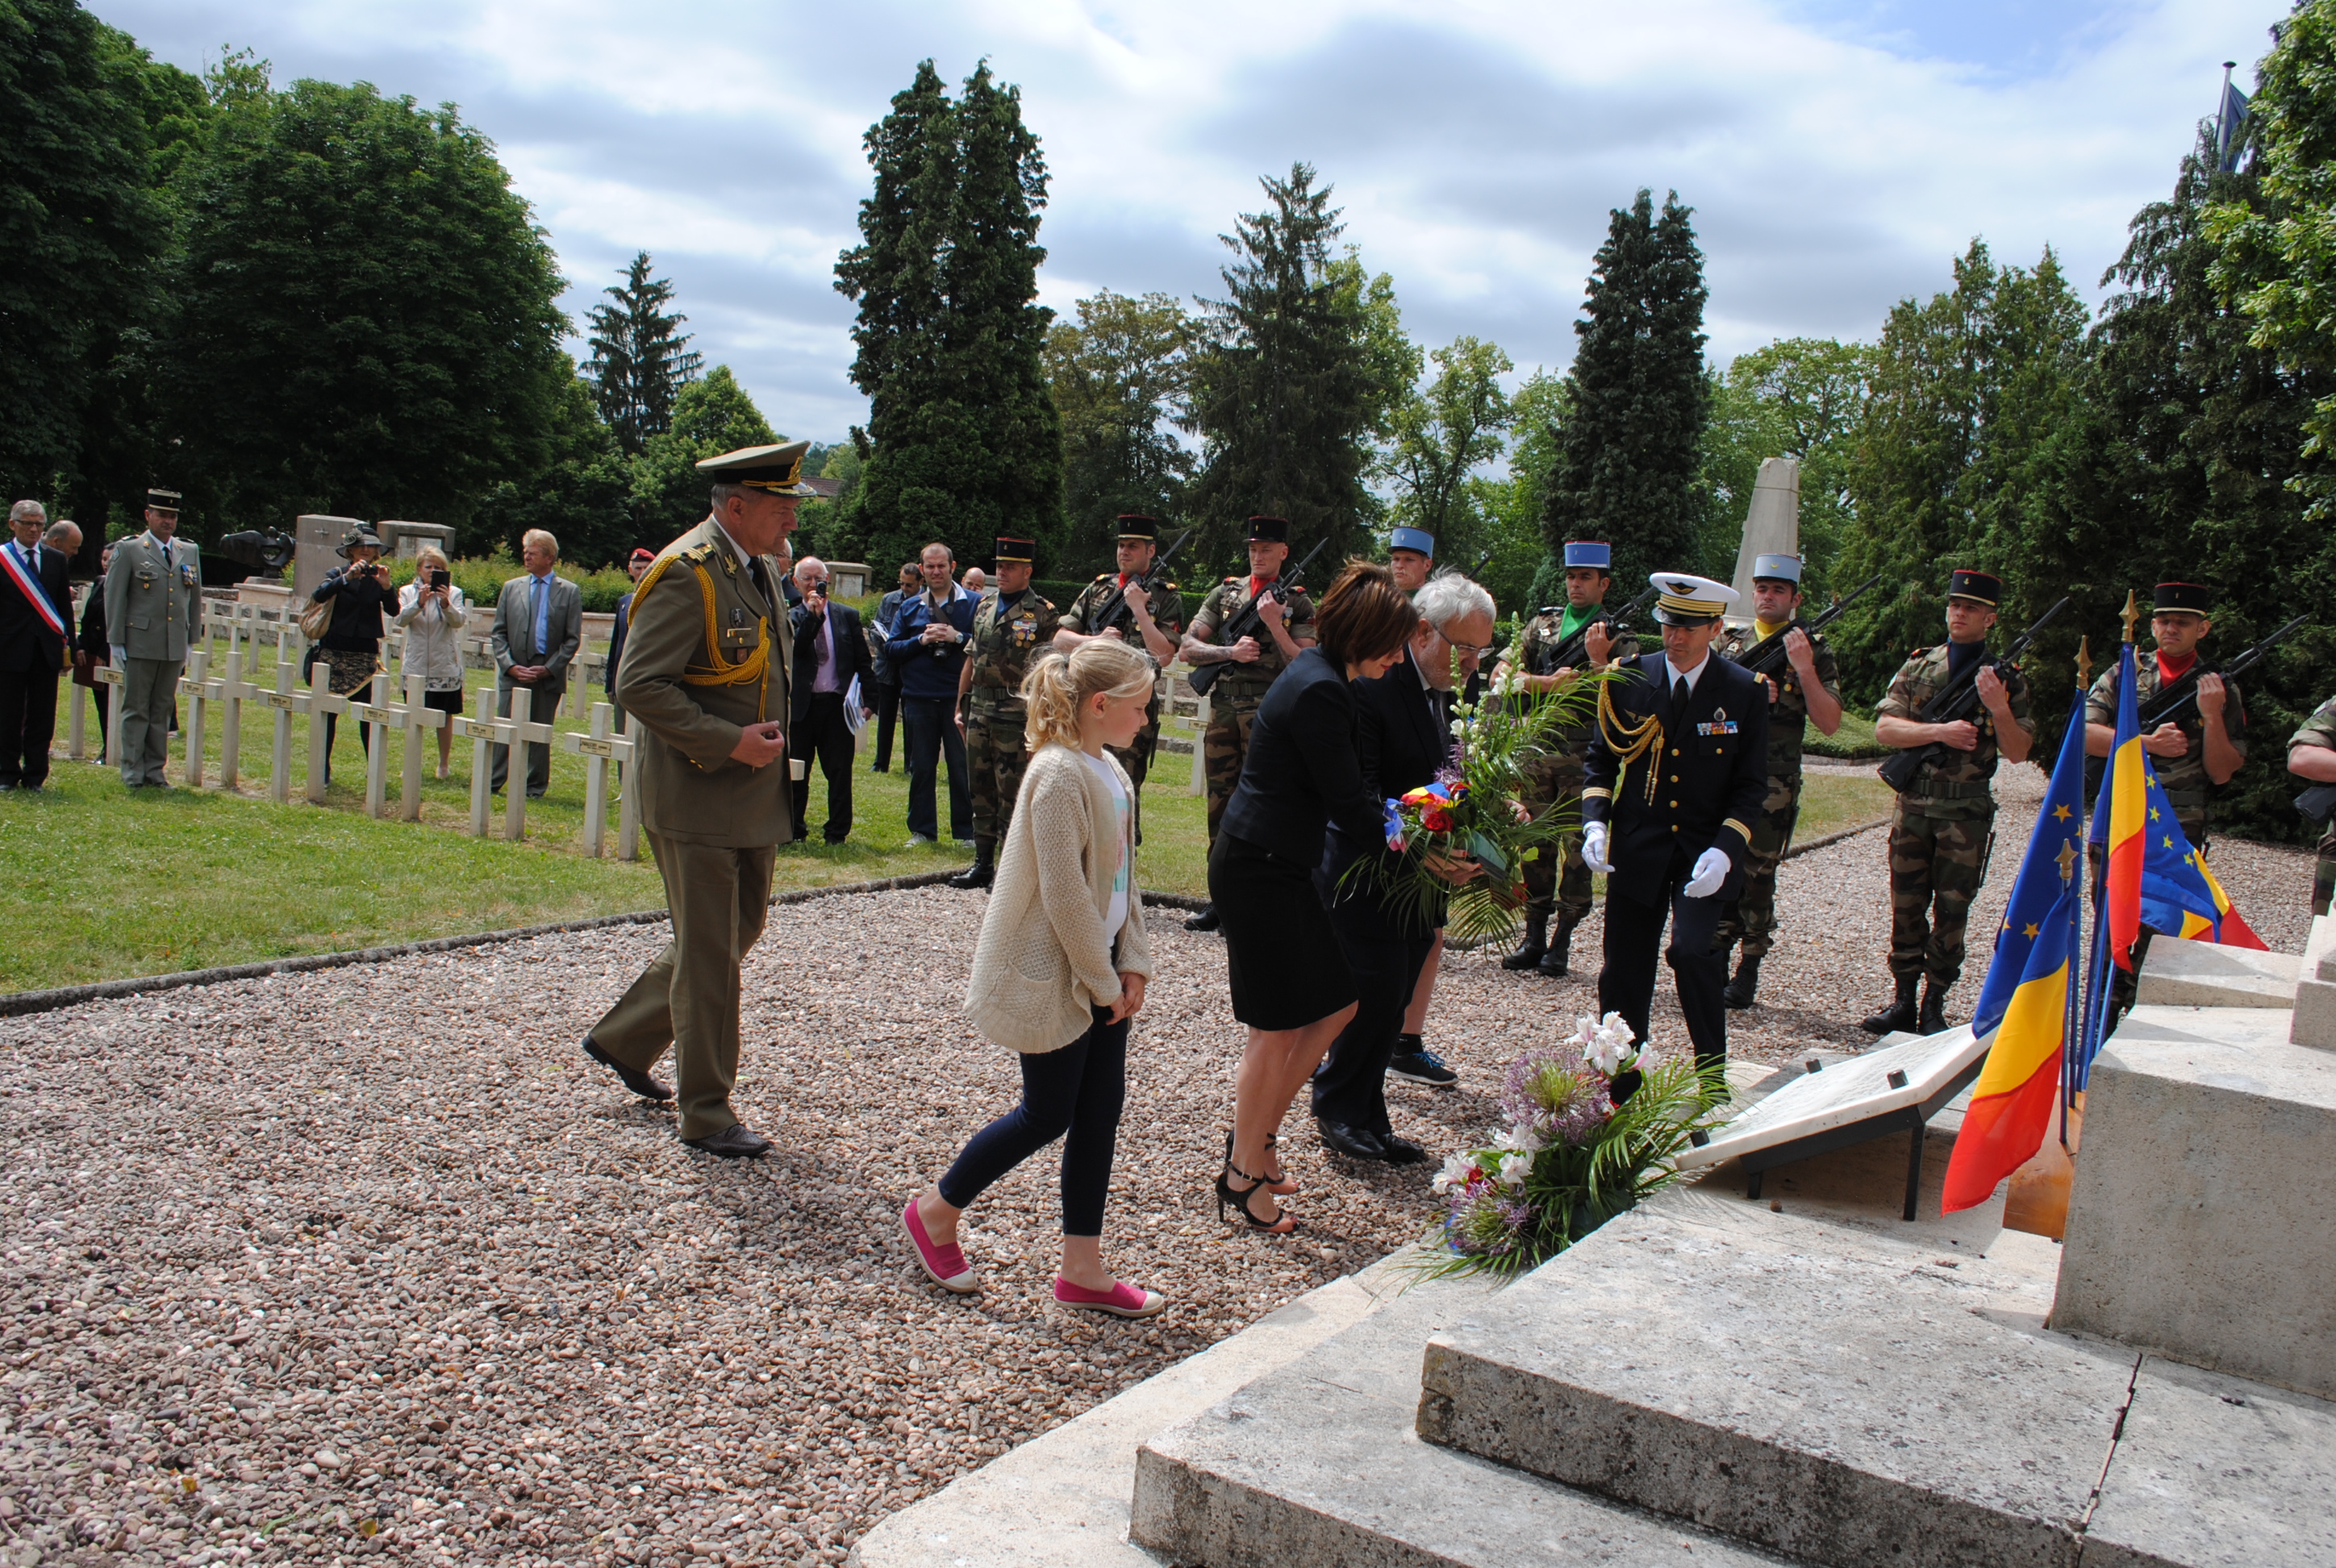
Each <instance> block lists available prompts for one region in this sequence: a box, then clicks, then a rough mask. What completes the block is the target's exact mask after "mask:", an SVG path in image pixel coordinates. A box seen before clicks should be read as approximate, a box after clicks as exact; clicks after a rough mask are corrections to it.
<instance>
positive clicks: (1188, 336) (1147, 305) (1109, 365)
mask: <svg viewBox="0 0 2336 1568" xmlns="http://www.w3.org/2000/svg"><path fill="white" fill-rule="evenodd" d="M1076 308H1077V315H1078V319H1077V320H1076V321H1057V322H1056V323H1055V324H1054V326H1051V327H1049V328H1048V329H1047V332H1046V379H1047V381H1048V383H1049V384H1050V385H1051V386H1052V387H1053V389H1054V397H1055V407H1056V411H1057V412H1058V413H1059V414H1061V416H1062V421H1063V515H1064V518H1065V521H1066V523H1067V525H1068V530H1067V532H1068V537H1067V540H1066V550H1067V554H1066V558H1065V560H1064V561H1063V563H1062V570H1060V571H1059V572H1057V573H1056V575H1057V576H1062V577H1076V576H1083V575H1085V573H1086V572H1088V571H1090V570H1102V569H1103V568H1104V566H1105V564H1106V563H1108V562H1109V561H1110V560H1111V559H1112V541H1113V538H1114V531H1113V528H1112V519H1114V518H1115V517H1117V516H1119V515H1120V514H1121V513H1123V512H1129V511H1140V512H1148V513H1150V514H1151V515H1153V516H1154V517H1159V518H1163V519H1170V520H1173V519H1174V518H1176V517H1178V516H1180V515H1181V514H1182V513H1183V507H1184V489H1185V486H1186V485H1187V484H1188V483H1189V482H1191V480H1192V470H1193V454H1192V453H1191V452H1190V451H1189V450H1188V449H1187V448H1186V447H1185V446H1184V445H1183V443H1181V442H1179V441H1178V440H1177V439H1176V436H1175V432H1174V430H1173V423H1174V421H1175V419H1176V417H1177V416H1178V415H1179V414H1182V413H1183V409H1184V404H1185V398H1186V395H1187V393H1188V391H1189V388H1190V381H1191V366H1192V360H1191V350H1192V344H1193V341H1194V338H1195V336H1196V329H1195V327H1194V325H1193V323H1192V319H1191V318H1190V317H1187V316H1186V315H1185V314H1184V307H1183V306H1182V305H1181V304H1179V303H1178V302H1177V300H1176V299H1175V298H1174V297H1173V296H1171V295H1166V294H1146V295H1144V296H1143V297H1140V298H1131V297H1128V296H1126V295H1124V294H1114V293H1113V292H1112V291H1111V290H1109V289H1105V290H1104V291H1103V292H1102V293H1100V294H1097V295H1095V297H1092V298H1088V299H1082V300H1080V301H1079V302H1078V305H1077V307H1076Z"/></svg>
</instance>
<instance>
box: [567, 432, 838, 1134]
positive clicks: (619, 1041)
mask: <svg viewBox="0 0 2336 1568" xmlns="http://www.w3.org/2000/svg"><path fill="white" fill-rule="evenodd" d="M810 445H811V443H809V442H805V441H792V442H788V443H784V445H777V446H749V447H745V448H742V449H740V450H739V451H736V452H732V453H724V454H723V455H722V456H720V457H709V458H707V459H706V461H704V462H703V463H699V464H698V465H697V472H700V473H702V474H704V475H706V478H707V479H708V480H709V481H711V482H712V488H713V502H714V510H713V512H712V515H710V516H708V517H707V518H706V521H704V522H701V523H699V524H698V525H697V526H696V528H693V529H691V530H690V531H688V532H687V533H685V534H683V535H682V536H681V537H680V538H679V539H676V540H675V541H673V542H672V543H671V544H668V545H667V546H666V547H665V548H664V549H663V550H659V551H658V552H657V560H655V561H654V562H653V563H651V565H650V567H649V569H648V570H647V571H646V572H644V573H642V574H641V581H640V586H639V587H638V588H637V589H634V590H633V608H632V612H631V614H630V615H629V616H628V624H627V627H626V632H625V657H624V662H623V663H622V665H621V666H620V667H618V671H617V696H618V700H619V701H621V702H622V703H623V704H624V706H625V712H626V713H627V714H628V716H630V717H631V719H632V722H633V725H634V729H633V735H634V742H635V744H636V745H638V746H639V748H640V750H639V752H638V754H637V755H638V759H639V760H638V773H639V777H640V790H641V830H642V832H644V833H647V835H648V841H649V849H650V852H652V853H653V854H655V855H656V857H657V874H658V875H659V876H661V877H663V878H664V879H665V899H666V907H667V910H669V911H672V915H673V940H672V941H670V942H668V943H667V945H666V949H665V950H664V951H663V952H661V953H659V954H658V955H657V959H656V961H654V962H653V963H651V964H650V965H649V967H648V968H647V969H646V970H644V971H643V972H642V974H641V977H640V979H637V980H635V981H634V982H633V983H632V986H631V988H630V989H628V990H627V991H626V992H625V994H624V996H623V997H622V998H618V1002H617V1005H616V1006H615V1007H613V1008H609V1009H608V1014H607V1016H605V1017H604V1018H601V1019H600V1021H599V1023H597V1024H594V1025H593V1026H592V1029H591V1032H590V1033H589V1034H587V1035H586V1036H585V1037H584V1054H585V1055H586V1056H588V1057H591V1058H592V1059H593V1060H594V1061H596V1062H599V1063H600V1064H601V1065H602V1066H606V1067H608V1068H610V1069H611V1070H613V1071H614V1072H615V1073H616V1075H617V1076H618V1077H619V1078H620V1079H622V1080H623V1081H624V1085H625V1086H626V1087H627V1088H628V1089H630V1090H632V1092H633V1093H635V1094H636V1095H638V1096H641V1097H642V1098H643V1099H646V1100H652V1101H659V1102H662V1101H666V1100H670V1099H672V1098H674V1090H673V1089H670V1088H667V1086H665V1085H664V1084H663V1083H660V1082H659V1081H658V1080H657V1079H656V1078H654V1077H652V1076H650V1075H649V1069H650V1068H651V1067H653V1066H656V1065H657V1059H658V1058H659V1057H662V1056H664V1055H665V1053H666V1049H667V1047H672V1050H673V1056H674V1066H675V1076H676V1079H677V1081H678V1087H679V1089H680V1110H681V1127H680V1132H681V1140H682V1142H684V1143H686V1144H689V1145H690V1146H692V1147H693V1148H698V1149H703V1150H705V1151H706V1152H707V1153H708V1154H721V1155H724V1156H725V1157H728V1158H738V1157H741V1156H744V1157H747V1158H752V1157H754V1156H757V1155H760V1154H765V1153H767V1152H768V1151H769V1149H770V1146H771V1144H770V1140H769V1139H767V1138H765V1137H764V1136H763V1135H761V1134H759V1133H755V1132H753V1131H751V1130H749V1129H748V1128H747V1127H746V1126H745V1124H743V1123H741V1122H740V1121H739V1120H738V1117H737V1114H736V1113H735V1111H733V1110H732V1109H731V1108H730V1092H731V1089H732V1087H733V1086H735V1084H736V1082H737V1077H738V1042H739V1019H738V1012H739V969H740V966H741V965H742V964H743V962H744V961H745V957H746V953H747V951H748V950H750V949H751V948H753V947H754V941H755V939H756V938H758V937H760V936H761V935H762V934H763V921H764V918H765V917H766V916H767V915H768V913H769V911H770V905H771V872H772V867H773V865H774V862H776V860H777V858H778V846H779V845H781V844H783V843H785V842H787V841H788V840H789V839H790V838H792V837H793V819H794V813H793V808H792V806H791V804H790V803H789V800H788V790H787V770H786V769H785V768H784V767H782V766H779V765H778V764H779V763H780V762H781V761H782V759H784V756H785V755H786V750H787V741H786V735H785V733H784V727H783V726H784V721H785V720H786V718H787V716H788V713H789V707H788V686H787V662H788V661H787V657H786V649H787V648H788V647H789V646H790V642H789V640H788V639H786V638H782V637H781V636H780V635H779V631H778V628H783V627H784V626H785V625H786V620H785V615H784V602H785V601H784V599H782V597H781V595H780V590H779V582H780V568H779V562H778V555H777V552H778V548H779V546H780V545H781V544H782V543H784V541H785V540H786V537H787V535H788V534H790V533H793V531H794V527H795V508H796V506H797V505H798V504H799V498H800V497H802V496H804V495H808V494H812V493H813V491H812V489H811V487H810V486H808V485H805V484H803V483H802V482H801V478H802V471H803V453H805V452H806V451H808V450H809V449H810Z"/></svg>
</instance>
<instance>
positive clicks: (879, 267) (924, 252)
mask: <svg viewBox="0 0 2336 1568" xmlns="http://www.w3.org/2000/svg"><path fill="white" fill-rule="evenodd" d="M864 145H865V147H866V149H867V153H868V161H869V163H870V166H871V168H872V169H873V170H874V172H875V189H874V190H873V192H872V193H871V196H870V197H869V199H868V200H865V201H863V202H862V203H861V209H860V234H861V243H860V244H859V245H858V246H856V247H854V248H852V249H851V250H848V251H845V252H844V253H843V255H842V257H841V258H838V260H837V263H836V282H835V287H837V289H838V290H839V291H841V292H842V293H843V294H844V295H845V296H847V297H850V298H852V299H853V300H856V301H857V302H858V303H859V306H860V316H859V320H858V322H857V324H856V325H855V326H853V328H852V338H853V341H854V342H855V343H856V344H857V345H858V346H859V355H858V356H857V357H856V358H855V359H854V360H853V362H852V382H853V384H854V385H857V386H858V387H859V388H860V390H861V392H863V393H865V394H867V395H868V399H869V424H868V435H869V437H870V439H871V453H870V456H869V458H868V462H867V466H866V469H865V470H864V472H862V473H861V481H860V484H859V487H858V489H857V490H856V492H854V497H853V502H852V506H850V507H849V508H847V509H845V511H846V514H847V515H846V517H845V519H844V520H843V521H845V524H846V527H847V529H848V530H849V532H850V535H851V537H852V541H853V542H854V543H855V545H857V547H858V548H861V549H863V550H866V551H868V552H869V555H870V558H871V559H881V560H890V559H893V558H894V557H896V556H899V555H901V554H903V553H904V552H908V551H912V550H915V549H916V548H917V547H918V546H919V545H920V544H922V543H924V542H926V541H930V540H935V539H939V540H944V541H948V542H949V544H950V545H951V546H952V547H954V548H955V549H956V550H957V551H958V554H959V557H960V558H961V559H966V560H985V559H987V558H988V555H989V553H990V541H992V540H993V539H995V538H997V537H998V536H999V535H1001V534H1015V535H1020V536H1024V537H1029V538H1034V539H1037V540H1038V541H1040V546H1041V549H1042V550H1043V549H1046V547H1048V546H1049V545H1054V544H1057V543H1058V542H1059V540H1060V537H1061V531H1062V515H1061V514H1062V437H1061V428H1060V424H1059V421H1058V419H1057V417H1056V412H1055V405H1054V402H1053V400H1052V398H1051V397H1050V396H1049V395H1048V394H1047V389H1046V373H1045V369H1044V366H1043V365H1042V364H1041V352H1042V348H1043V345H1044V342H1045V338H1046V326H1047V323H1048V322H1049V321H1050V320H1051V319H1052V317H1053V312H1051V311H1049V310H1047V309H1046V307H1043V306H1040V305H1038V304H1037V268H1038V264H1039V263H1040V262H1041V261H1043V260H1044V259H1045V258H1046V251H1045V249H1044V248H1041V247H1040V246H1039V244H1038V222H1039V213H1040V209H1042V208H1044V207H1045V205H1046V161H1045V159H1044V158H1043V157H1042V156H1041V155H1040V153H1039V150H1038V139H1037V136H1036V135H1035V134H1033V133H1032V132H1031V131H1030V130H1029V129H1028V128H1027V126H1026V125H1024V124H1023V122H1022V99H1021V91H1020V89H1018V88H1016V87H1011V86H1000V85H999V84H998V83H997V82H996V80H995V79H994V78H992V76H991V75H990V73H989V67H988V63H983V64H981V65H980V66H978V68H977V69H976V70H975V72H974V73H973V74H972V75H971V76H970V77H968V79H967V80H966V83H965V86H964V89H963V91H962V92H961V93H960V94H959V97H958V99H957V100H956V101H955V102H951V101H950V99H949V95H948V93H946V92H945V91H944V90H943V87H942V84H941V81H940V77H939V73H936V72H935V71H934V69H933V65H932V62H931V61H930V60H928V61H925V62H924V63H921V64H920V65H919V66H918V68H917V74H916V79H915V81H914V82H913V83H911V84H910V86H909V87H908V88H907V89H906V90H905V91H904V92H902V93H900V94H899V95H898V96H896V97H895V98H894V99H893V100H892V112H891V113H890V114H888V115H886V116H885V118H884V119H883V120H882V121H881V122H878V123H877V124H876V125H874V126H872V127H871V128H870V130H869V131H868V134H867V136H866V138H865V140H864Z"/></svg>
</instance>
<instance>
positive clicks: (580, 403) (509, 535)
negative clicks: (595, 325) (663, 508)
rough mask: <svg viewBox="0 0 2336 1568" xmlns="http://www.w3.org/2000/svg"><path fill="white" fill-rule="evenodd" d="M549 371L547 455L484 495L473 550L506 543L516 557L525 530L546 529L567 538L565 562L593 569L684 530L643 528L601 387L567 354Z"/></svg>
mask: <svg viewBox="0 0 2336 1568" xmlns="http://www.w3.org/2000/svg"><path fill="white" fill-rule="evenodd" d="M543 374H544V375H545V376H546V377H547V378H548V379H549V380H550V383H551V385H550V387H549V388H548V389H547V390H546V392H545V394H544V395H545V399H546V401H547V402H549V403H550V404H551V407H552V419H551V424H550V430H549V431H548V432H547V433H546V439H545V443H544V457H543V461H542V462H541V463H540V465H539V466H538V467H537V468H536V469H535V470H534V471H533V472H530V473H529V474H527V475H526V476H525V477H523V478H513V479H506V480H503V481H501V482H499V483H497V484H496V485H494V486H493V487H492V488H491V489H490V490H488V492H486V494H485V495H483V496H482V497H481V498H480V500H479V506H478V511H477V512H476V513H475V514H474V515H473V517H472V527H471V530H470V541H471V542H470V548H471V549H472V550H486V549H491V548H492V547H493V546H495V545H501V546H503V547H504V548H506V549H508V550H510V551H511V554H512V555H513V556H514V557H515V556H517V555H518V554H519V552H520V538H521V535H522V534H524V533H526V532H527V531H528V530H529V529H531V528H540V529H543V530H545V531H548V532H549V533H550V535H551V536H552V537H553V538H554V539H557V540H558V541H560V559H561V560H565V561H569V562H570V563H572V564H574V565H576V566H579V567H581V568H584V569H585V570H591V569H593V568H596V567H601V566H608V565H612V564H620V563H622V561H623V560H624V559H625V557H626V556H627V555H628V554H629V553H630V552H631V550H632V548H633V546H634V545H635V544H646V545H649V546H651V547H653V548H654V547H656V546H659V545H662V544H664V543H665V541H667V540H668V539H670V538H672V537H673V535H674V534H676V533H678V532H679V531H680V530H679V529H672V530H668V531H666V532H664V533H660V534H656V535H655V536H654V537H648V536H644V535H640V534H638V533H637V532H636V531H635V529H634V526H633V509H632V504H631V499H632V498H631V490H632V485H633V479H634V475H633V473H632V472H631V470H630V468H629V467H628V465H627V463H626V462H625V457H624V453H621V452H619V451H618V450H617V441H616V436H615V435H614V433H611V432H610V430H609V429H608V425H607V424H604V423H603V422H602V421H601V418H600V414H599V408H598V407H597V406H595V399H594V395H593V394H594V388H593V387H592V385H591V384H589V382H586V381H584V380H583V379H582V378H580V377H579V375H577V374H576V364H575V361H573V360H571V359H569V357H568V355H565V354H562V355H558V356H557V357H556V359H555V360H554V361H553V362H552V363H551V364H550V365H546V366H545V369H544V372H543Z"/></svg>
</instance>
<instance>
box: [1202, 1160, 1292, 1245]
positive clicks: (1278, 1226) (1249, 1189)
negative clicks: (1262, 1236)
mask: <svg viewBox="0 0 2336 1568" xmlns="http://www.w3.org/2000/svg"><path fill="white" fill-rule="evenodd" d="M1235 1176H1239V1177H1240V1178H1241V1180H1242V1181H1244V1182H1247V1183H1249V1185H1248V1186H1246V1187H1242V1188H1240V1189H1238V1190H1236V1189H1235V1188H1234V1186H1233V1183H1232V1179H1233V1178H1234V1177H1235ZM1270 1192H1271V1189H1270V1188H1269V1187H1267V1186H1266V1184H1265V1179H1264V1178H1263V1177H1261V1176H1252V1175H1251V1174H1249V1173H1248V1172H1247V1171H1244V1170H1242V1169H1241V1168H1240V1167H1239V1166H1237V1165H1235V1164H1233V1163H1232V1162H1231V1160H1227V1161H1226V1162H1225V1168H1224V1171H1223V1173H1222V1174H1220V1175H1219V1176H1218V1177H1217V1219H1218V1220H1219V1221H1220V1222H1222V1220H1223V1219H1224V1217H1225V1207H1226V1205H1227V1204H1231V1206H1232V1207H1233V1208H1235V1209H1238V1210H1240V1211H1241V1218H1242V1219H1244V1220H1247V1221H1248V1222H1249V1227H1250V1229H1251V1230H1252V1231H1263V1232H1266V1233H1267V1234H1269V1235H1274V1236H1286V1235H1288V1234H1290V1232H1292V1231H1295V1230H1296V1229H1298V1216H1297V1215H1295V1214H1292V1213H1289V1212H1288V1211H1286V1210H1284V1211H1281V1212H1280V1213H1276V1214H1275V1215H1274V1216H1273V1218H1272V1219H1270V1220H1260V1219H1259V1218H1258V1217H1257V1212H1256V1211H1255V1210H1254V1209H1251V1207H1250V1206H1249V1201H1250V1199H1251V1197H1252V1196H1254V1195H1255V1194H1257V1193H1269V1194H1270Z"/></svg>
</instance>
